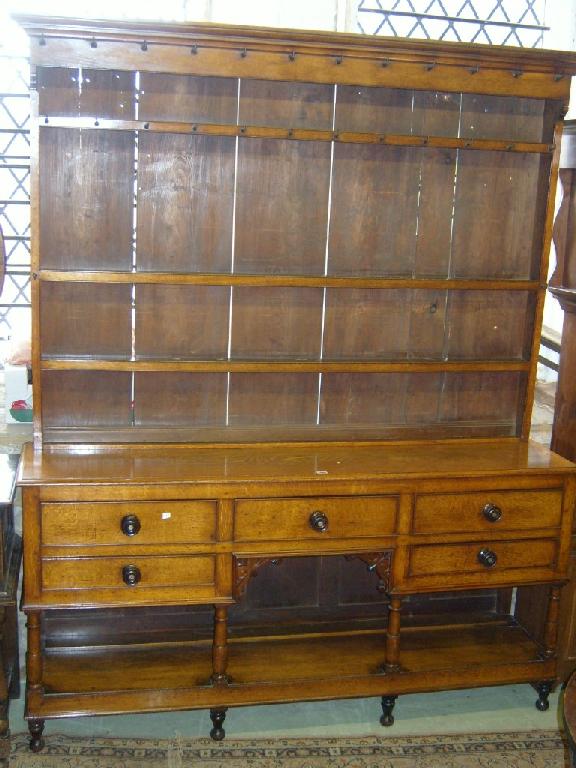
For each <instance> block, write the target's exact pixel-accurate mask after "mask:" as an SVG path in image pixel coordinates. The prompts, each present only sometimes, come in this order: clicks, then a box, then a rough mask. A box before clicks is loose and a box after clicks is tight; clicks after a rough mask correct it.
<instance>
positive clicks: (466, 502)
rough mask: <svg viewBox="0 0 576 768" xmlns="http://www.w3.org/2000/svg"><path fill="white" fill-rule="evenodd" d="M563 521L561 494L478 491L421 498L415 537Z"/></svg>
mask: <svg viewBox="0 0 576 768" xmlns="http://www.w3.org/2000/svg"><path fill="white" fill-rule="evenodd" d="M561 517H562V491H561V490H534V491H531V490H526V491H494V492H492V491H479V492H477V493H442V494H430V495H423V496H418V497H417V498H416V505H415V508H414V520H413V526H412V530H413V532H414V533H457V532H464V533H465V532H473V531H489V530H492V529H495V528H498V529H511V530H514V529H517V530H526V529H534V528H556V527H558V526H559V525H560V520H561Z"/></svg>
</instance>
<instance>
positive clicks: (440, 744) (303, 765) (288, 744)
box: [8, 731, 569, 768]
mask: <svg viewBox="0 0 576 768" xmlns="http://www.w3.org/2000/svg"><path fill="white" fill-rule="evenodd" d="M8 765H9V768H191V767H194V768H204V767H206V768H276V766H286V768H344V766H345V767H346V768H568V765H569V762H568V757H567V753H566V750H565V746H564V743H563V741H562V739H561V737H560V734H559V733H558V732H557V731H531V732H528V733H526V732H509V733H484V734H476V735H453V736H407V737H401V738H396V737H392V738H388V737H384V738H381V737H373V736H366V737H363V738H343V739H267V740H256V741H249V740H240V739H226V741H223V742H221V743H215V742H213V741H210V739H207V738H206V739H181V740H179V739H175V740H173V741H168V740H159V739H117V738H115V739H104V738H88V737H84V738H79V737H70V736H59V735H54V734H51V735H50V736H49V737H48V738H47V740H46V746H45V748H44V750H43V752H41V753H40V754H38V755H33V754H31V753H30V752H29V751H28V738H27V736H26V735H25V734H16V735H15V736H13V737H12V753H11V757H10V760H9V763H8Z"/></svg>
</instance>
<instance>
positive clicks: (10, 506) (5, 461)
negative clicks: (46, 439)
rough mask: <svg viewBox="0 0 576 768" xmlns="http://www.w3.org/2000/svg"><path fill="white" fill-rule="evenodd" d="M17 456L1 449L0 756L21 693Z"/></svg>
mask: <svg viewBox="0 0 576 768" xmlns="http://www.w3.org/2000/svg"><path fill="white" fill-rule="evenodd" d="M19 459H20V456H19V454H16V453H8V452H6V451H5V450H0V757H5V756H7V755H8V753H9V751H10V741H9V737H10V732H9V730H8V704H9V699H10V698H18V696H19V695H20V674H19V670H20V664H19V655H18V613H17V598H16V595H17V591H18V576H19V573H20V562H21V560H22V540H21V538H20V536H18V535H17V534H16V532H15V530H14V497H15V495H16V474H17V470H18V463H19Z"/></svg>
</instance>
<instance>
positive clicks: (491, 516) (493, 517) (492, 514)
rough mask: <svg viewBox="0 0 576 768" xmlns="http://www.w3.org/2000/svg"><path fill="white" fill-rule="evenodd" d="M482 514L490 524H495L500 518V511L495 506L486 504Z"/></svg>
mask: <svg viewBox="0 0 576 768" xmlns="http://www.w3.org/2000/svg"><path fill="white" fill-rule="evenodd" d="M482 514H483V515H484V517H485V518H486V520H488V522H490V523H497V522H498V520H500V518H501V517H502V510H501V509H500V507H498V506H497V505H496V504H486V505H485V506H484V509H483V510H482Z"/></svg>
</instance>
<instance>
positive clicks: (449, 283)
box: [38, 269, 546, 291]
mask: <svg viewBox="0 0 576 768" xmlns="http://www.w3.org/2000/svg"><path fill="white" fill-rule="evenodd" d="M38 278H39V279H40V280H41V281H42V282H50V283H60V282H62V283H129V284H134V283H161V284H169V285H224V286H236V285H238V286H242V285H247V286H254V287H259V286H265V287H272V286H278V287H287V288H290V287H311V288H382V289H386V288H396V289H398V288H413V289H430V290H459V291H472V290H473V291H537V290H538V289H540V288H541V289H545V287H546V286H542V285H540V283H539V282H538V281H537V280H510V279H502V280H497V279H487V280H470V279H458V278H439V277H405V276H404V277H403V276H399V277H366V276H358V277H354V276H346V277H343V276H342V277H340V276H336V275H241V274H232V273H222V274H214V273H211V274H206V273H201V272H194V273H192V272H188V273H183V272H104V271H102V272H96V271H94V272H88V271H80V270H76V271H65V270H55V269H42V270H41V271H40V272H39V273H38Z"/></svg>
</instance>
